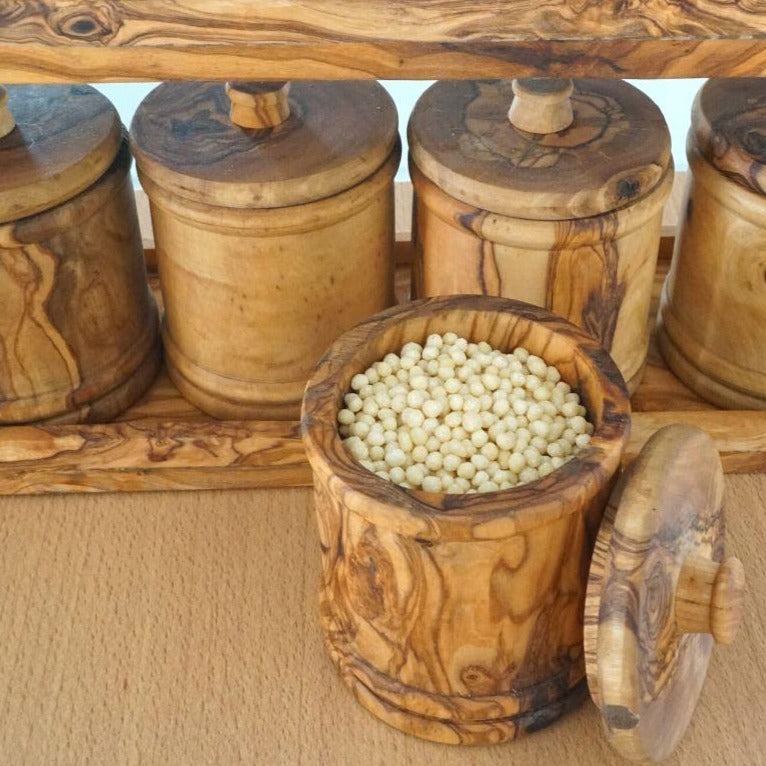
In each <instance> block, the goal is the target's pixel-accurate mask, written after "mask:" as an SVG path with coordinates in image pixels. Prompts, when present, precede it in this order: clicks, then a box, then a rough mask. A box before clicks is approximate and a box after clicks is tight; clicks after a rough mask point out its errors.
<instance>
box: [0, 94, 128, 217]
mask: <svg viewBox="0 0 766 766" xmlns="http://www.w3.org/2000/svg"><path fill="white" fill-rule="evenodd" d="M0 112H2V114H0V127H2V126H5V127H4V129H2V130H0V135H2V137H1V138H0V223H7V222H8V221H14V220H17V219H19V218H24V217H26V216H29V215H33V214H34V213H39V212H40V211H42V210H48V209H49V208H52V207H54V206H55V205H58V204H60V203H62V202H65V201H66V200H69V199H71V198H72V197H74V196H75V195H76V194H79V193H80V192H81V191H83V190H85V189H87V188H88V187H89V186H90V185H91V184H92V183H94V182H95V181H96V180H98V179H99V178H100V177H101V176H102V175H103V174H104V173H105V172H106V170H107V169H108V168H109V166H110V165H111V164H112V162H113V161H114V158H115V156H116V155H117V152H118V150H119V148H120V143H121V141H122V125H121V123H120V118H119V116H118V115H117V111H116V110H115V108H114V107H113V106H112V104H111V103H110V102H109V100H108V99H107V98H106V97H105V96H103V95H102V94H101V93H99V92H98V91H97V90H95V89H94V88H91V87H90V86H88V85H72V86H64V85H19V86H9V87H8V88H7V100H6V99H5V98H4V97H3V89H2V88H0ZM14 123H15V127H14ZM3 134H5V135H3Z"/></svg>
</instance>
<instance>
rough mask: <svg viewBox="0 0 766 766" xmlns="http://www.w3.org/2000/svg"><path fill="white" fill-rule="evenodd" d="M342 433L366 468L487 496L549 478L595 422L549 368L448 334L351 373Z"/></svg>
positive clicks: (428, 487)
mask: <svg viewBox="0 0 766 766" xmlns="http://www.w3.org/2000/svg"><path fill="white" fill-rule="evenodd" d="M344 403H345V405H346V406H345V408H343V409H342V410H340V412H339V413H338V423H339V431H340V435H341V436H342V437H343V443H344V444H345V445H346V448H347V449H348V450H349V452H350V453H351V454H352V455H353V456H354V457H355V458H356V459H357V460H358V461H359V462H360V463H361V464H362V465H363V466H364V467H365V468H367V469H368V470H370V471H372V472H374V473H375V474H377V475H378V476H380V477H382V478H384V479H388V480H390V481H392V482H394V483H395V484H399V485H400V486H402V487H408V488H420V489H423V490H425V491H426V492H447V493H450V494H462V493H466V492H493V491H496V490H499V489H510V488H511V487H514V486H517V485H519V484H524V483H526V482H530V481H534V480H535V479H538V478H541V477H543V476H547V475H548V474H549V473H551V471H553V470H555V469H556V468H558V467H560V466H561V465H563V464H564V463H565V462H567V461H568V460H570V459H571V458H572V456H573V455H574V454H576V452H577V451H578V450H579V449H582V448H583V447H585V446H587V445H588V444H589V443H590V435H591V434H592V433H593V425H592V424H591V423H589V422H588V421H587V420H586V419H585V415H586V412H585V408H584V407H583V406H582V405H581V404H580V398H579V396H578V395H577V394H576V393H574V392H573V391H572V390H571V389H570V387H569V385H568V384H567V383H565V382H563V381H562V380H561V375H560V373H559V371H558V370H557V369H556V368H555V367H551V366H549V365H547V364H546V363H545V362H544V361H543V360H542V359H540V358H539V357H537V356H532V355H531V354H530V353H529V352H528V351H527V350H526V349H524V348H521V347H519V348H516V349H514V351H513V352H512V353H510V354H505V353H503V352H502V351H497V350H495V349H493V348H492V347H491V346H490V345H489V344H488V343H483V342H482V343H469V342H468V341H467V340H466V339H465V338H460V337H458V336H457V335H456V334H455V333H452V332H448V333H445V334H444V335H429V336H428V339H427V340H426V344H425V346H421V345H420V344H419V343H407V344H405V345H404V347H403V348H402V350H401V353H400V355H396V354H386V356H385V358H384V359H383V360H381V361H380V362H376V363H375V364H373V365H371V366H370V367H369V368H368V369H367V370H366V371H365V372H363V373H359V374H357V375H354V377H353V378H352V379H351V391H350V392H349V393H347V394H346V396H345V399H344Z"/></svg>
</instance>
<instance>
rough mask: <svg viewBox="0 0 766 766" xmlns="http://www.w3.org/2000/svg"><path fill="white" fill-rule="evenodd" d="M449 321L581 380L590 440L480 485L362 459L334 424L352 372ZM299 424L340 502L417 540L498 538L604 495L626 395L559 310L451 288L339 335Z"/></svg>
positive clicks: (606, 360)
mask: <svg viewBox="0 0 766 766" xmlns="http://www.w3.org/2000/svg"><path fill="white" fill-rule="evenodd" d="M450 330H451V331H453V332H457V333H458V334H461V335H463V336H464V337H467V338H468V339H469V340H471V341H473V342H478V341H479V340H486V341H487V342H488V343H490V345H492V346H493V347H495V348H500V347H504V350H510V348H512V347H514V346H516V345H521V344H520V343H519V342H518V341H519V339H522V338H523V339H524V341H525V344H526V347H527V348H528V350H529V351H530V352H531V353H533V354H536V355H538V356H541V357H542V358H543V359H544V360H545V361H547V362H548V364H555V365H556V366H557V367H559V368H560V370H561V372H562V378H563V379H564V380H566V381H567V382H569V383H570V385H571V384H572V383H575V384H580V385H577V386H576V387H577V388H582V390H581V391H580V394H581V397H582V398H583V400H584V403H585V406H586V409H587V410H588V414H589V416H590V417H591V419H592V420H593V421H594V427H595V428H594V432H593V435H592V439H591V444H590V445H589V446H588V447H587V448H585V449H583V450H582V451H581V452H580V453H578V455H577V456H575V457H574V458H573V459H572V460H570V461H568V462H567V463H565V464H564V465H563V466H561V467H560V468H558V469H556V470H555V471H553V472H552V473H550V474H549V475H548V476H546V477H544V478H541V479H538V480H536V481H533V482H529V483H528V484H524V485H522V486H519V487H513V488H511V489H507V490H499V491H496V492H486V493H474V494H463V495H456V494H455V495H452V494H446V493H426V492H423V491H421V490H410V489H406V488H403V487H400V486H398V485H396V484H394V483H392V482H390V481H387V480H385V479H382V478H380V477H378V476H376V475H375V474H373V473H371V472H370V471H368V470H367V469H366V468H364V467H363V466H362V465H360V464H359V463H358V462H357V461H356V460H355V459H354V458H353V457H352V456H351V454H350V453H349V452H348V450H347V449H346V448H345V447H344V445H343V443H342V440H341V437H340V434H339V432H338V428H337V414H338V411H339V410H340V408H341V407H342V401H343V395H344V394H345V393H346V392H347V391H348V384H349V382H350V379H351V377H352V375H353V374H355V373H357V372H360V371H362V370H363V369H365V368H366V366H369V364H371V363H373V362H375V361H378V360H379V359H382V358H383V356H384V355H385V353H388V352H389V351H398V350H399V349H401V347H402V345H403V344H404V343H406V342H408V341H411V340H418V339H419V340H420V341H424V340H425V338H426V336H427V335H429V334H431V333H432V332H447V331H450ZM482 336H487V337H482ZM493 339H494V340H495V342H494V343H493ZM502 339H506V342H505V343H498V341H499V340H502ZM552 356H555V357H556V358H555V359H553V358H551V357H552ZM559 356H561V358H558V357H559ZM573 387H574V386H573ZM301 431H302V434H303V440H304V445H305V447H306V452H307V455H308V460H309V463H310V464H311V467H312V471H313V472H314V477H315V486H317V488H318V487H319V485H320V484H321V485H322V486H323V487H324V488H326V489H329V491H330V492H332V493H333V494H334V495H337V496H339V497H342V502H343V505H344V506H346V507H347V508H348V509H350V510H351V511H353V512H355V513H357V514H359V515H361V516H363V517H364V518H365V519H367V520H368V521H370V522H373V523H376V524H380V525H382V526H383V527H384V528H388V529H391V530H393V531H395V532H397V533H400V534H404V535H407V536H410V537H414V538H416V539H419V540H422V541H424V542H425V541H434V540H476V539H497V538H504V537H508V536H511V535H514V534H518V533H520V532H522V531H524V530H525V529H528V528H529V527H532V526H540V525H542V524H546V523H550V522H552V521H554V520H556V519H558V518H561V517H563V516H566V515H569V514H571V513H574V512H576V511H578V510H583V509H586V508H588V507H589V505H590V502H591V501H592V499H593V498H595V497H596V496H597V495H599V494H604V501H606V495H605V492H606V491H607V490H608V489H609V487H610V486H611V482H612V479H613V478H614V477H615V476H616V473H617V470H618V468H619V465H620V460H621V457H622V453H623V450H624V447H625V444H626V442H627V439H628V435H629V431H630V401H629V399H628V394H627V391H626V389H625V383H624V381H623V379H622V376H621V375H620V373H619V370H618V369H617V367H616V365H615V363H614V362H613V361H612V359H611V357H610V356H609V354H608V353H607V352H606V350H605V349H604V348H602V347H601V346H600V345H599V343H598V341H596V340H595V339H594V338H592V337H591V336H589V335H587V334H586V333H585V332H584V331H583V330H580V329H579V328H577V327H576V326H575V325H573V324H571V323H570V322H568V321H566V320H565V319H563V318H561V317H558V316H556V315H554V314H552V313H550V312H549V311H547V310H545V309H542V308H539V307H536V306H532V305H530V304H527V303H523V302H521V301H515V300H511V299H506V298H494V297H488V296H478V295H472V296H466V295H464V296H449V297H440V298H431V299H426V300H419V301H413V302H411V303H407V304H404V305H400V306H396V307H394V308H392V309H388V310H387V311H384V312H381V313H379V314H377V315H375V316H373V317H371V318H370V319H368V320H366V321H365V322H362V323H361V324H359V325H357V327H355V328H353V329H352V330H350V331H348V332H347V333H345V334H344V335H342V336H341V337H340V338H338V340H336V341H335V343H333V344H332V345H331V346H330V348H329V349H328V350H327V351H326V352H325V354H324V356H323V357H322V359H321V360H320V362H319V364H318V366H317V368H316V370H315V372H314V374H313V375H312V377H311V379H310V380H309V382H308V384H307V386H306V391H305V394H304V399H303V412H302V419H301ZM318 491H319V490H318Z"/></svg>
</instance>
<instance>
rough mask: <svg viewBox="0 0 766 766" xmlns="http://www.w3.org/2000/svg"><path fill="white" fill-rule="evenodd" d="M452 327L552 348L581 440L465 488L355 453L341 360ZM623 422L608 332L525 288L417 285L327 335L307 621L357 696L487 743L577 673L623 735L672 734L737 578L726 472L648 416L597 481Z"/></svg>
mask: <svg viewBox="0 0 766 766" xmlns="http://www.w3.org/2000/svg"><path fill="white" fill-rule="evenodd" d="M448 331H452V332H456V333H458V334H460V335H462V336H463V337H466V338H467V339H468V340H469V341H473V342H478V341H481V340H484V341H487V342H488V343H489V344H490V345H491V346H492V347H493V348H498V349H500V350H505V351H509V350H511V349H512V348H514V347H515V346H517V345H523V346H524V347H526V348H527V349H528V350H529V351H530V352H531V353H533V354H537V355H539V356H541V357H542V358H543V359H544V360H545V361H546V362H547V363H548V364H554V365H556V366H557V367H558V368H559V370H560V372H561V375H562V378H563V380H565V381H566V382H568V383H569V384H570V385H572V386H573V387H574V388H575V389H576V390H578V392H579V394H580V397H581V399H582V401H583V403H584V404H585V406H586V408H587V410H588V413H589V418H590V419H591V421H592V422H593V424H594V426H595V429H594V433H593V437H592V441H591V444H590V445H589V446H588V447H587V448H585V449H584V450H582V451H581V452H580V453H579V454H578V455H577V456H576V457H575V458H574V459H572V460H571V461H570V462H568V463H566V464H564V466H562V467H561V468H559V469H557V470H555V471H553V472H552V473H551V474H549V475H548V476H547V477H545V478H543V479H539V480H538V481H535V482H532V483H529V484H527V485H524V486H520V487H516V488H514V489H510V490H504V491H499V492H491V493H477V494H471V495H450V494H429V493H425V492H422V491H419V490H418V491H416V490H409V489H405V488H402V487H399V486H397V485H395V484H393V483H391V482H389V481H387V480H384V479H381V478H380V477H378V476H376V475H375V474H373V473H370V472H369V471H367V470H366V469H364V468H363V467H362V466H361V465H359V464H358V463H356V461H355V460H354V459H353V458H352V456H351V454H350V453H349V452H348V451H347V450H346V448H345V447H344V445H343V443H342V441H341V439H340V436H339V435H338V431H337V422H336V419H337V415H338V411H339V409H340V408H341V407H343V406H344V405H343V396H344V394H345V393H346V392H347V391H348V387H349V383H350V380H351V378H352V376H353V375H354V374H355V373H357V372H360V371H363V370H364V369H366V368H367V367H368V366H369V365H370V364H372V363H373V362H375V361H378V360H380V359H381V358H383V356H385V354H386V353H388V352H398V351H399V350H400V349H401V347H402V346H403V344H405V343H407V342H410V341H416V342H420V343H423V342H424V341H425V339H426V337H427V336H428V335H429V334H431V333H444V332H448ZM629 425H630V421H629V403H628V398H627V395H626V392H625V389H624V386H623V382H622V379H621V377H620V375H619V373H618V371H617V369H616V367H615V366H614V363H613V362H612V360H611V359H610V358H609V355H608V354H607V353H606V351H605V350H604V349H603V348H601V347H600V346H599V345H598V343H597V342H596V341H595V340H594V339H593V338H592V337H590V336H588V335H586V334H585V333H584V332H583V331H581V330H579V329H578V328H576V327H575V326H574V325H572V324H570V323H568V322H566V321H564V320H563V319H560V318H557V317H555V316H553V315H552V314H549V313H548V312H547V311H545V310H543V309H540V308H537V307H533V306H530V305H528V304H524V303H521V302H517V301H510V300H504V299H499V298H486V297H480V296H458V297H452V298H438V299H431V300H429V301H415V302H413V303H410V304H407V305H404V306H400V307H397V308H394V309H390V310H388V311H386V312H383V313H381V314H379V315H377V316H376V317H373V318H371V319H369V320H368V321H366V322H364V323H362V324H361V325H359V326H357V327H356V328H354V330H352V331H350V332H348V333H346V334H345V335H343V336H342V337H341V338H340V339H339V340H338V341H336V342H335V343H334V344H333V345H332V346H331V347H330V349H329V350H328V351H327V353H326V354H325V356H324V357H323V359H322V361H321V362H320V364H319V366H318V368H317V370H316V372H315V373H314V375H313V377H312V378H311V380H310V381H309V384H308V386H307V389H306V394H305V399H304V404H303V419H302V431H303V437H304V443H305V446H306V451H307V455H308V459H309V462H310V464H311V468H312V471H313V474H314V491H315V504H316V515H317V520H318V526H319V539H320V547H321V552H322V574H321V584H320V621H321V626H322V630H323V633H324V639H325V643H326V646H327V648H328V650H329V653H330V655H331V657H332V660H333V662H334V663H335V665H336V666H337V668H338V670H339V671H340V674H341V676H342V678H343V680H344V682H345V683H346V684H347V685H348V686H349V687H350V688H351V689H352V690H353V693H354V694H355V696H356V698H357V700H358V701H359V702H360V703H361V704H362V705H363V706H364V707H365V708H367V709H368V710H369V711H371V712H372V713H374V714H375V715H376V716H378V717H379V718H381V719H383V720H384V721H386V722H387V723H389V724H391V725H392V726H395V727H397V728H399V729H402V730H403V731H406V732H409V733H412V734H416V735H418V736H420V737H423V738H426V739H430V740H434V741H439V742H446V743H452V744H458V743H468V744H476V743H489V742H500V741H503V740H507V739H513V738H515V737H516V736H518V735H520V734H522V733H524V732H532V731H536V730H538V729H540V728H542V727H544V726H546V725H547V724H549V723H551V722H552V721H553V720H555V719H556V718H557V717H559V716H560V715H561V714H562V713H564V712H565V711H566V710H567V709H569V708H570V707H571V706H572V705H573V704H575V703H576V702H577V701H578V700H579V699H581V698H582V697H583V696H584V695H585V678H586V673H587V677H588V684H589V687H590V691H591V695H592V697H593V699H594V701H595V702H596V703H597V704H598V706H599V707H600V708H601V709H602V713H603V715H604V720H605V727H606V731H607V735H608V737H609V739H610V741H611V742H612V743H613V744H614V745H615V747H617V748H618V750H619V751H620V752H621V753H622V754H624V755H627V756H629V757H636V758H652V759H659V758H662V757H665V756H666V755H667V754H668V753H669V752H670V750H672V748H673V747H674V746H675V744H676V742H677V741H678V739H679V738H680V736H681V735H682V733H683V731H684V730H685V728H686V725H687V723H688V721H689V718H690V717H691V714H692V711H693V709H694V706H695V704H696V700H697V697H698V695H699V692H700V687H701V684H702V679H703V678H704V675H705V668H706V666H707V661H708V657H709V655H710V651H711V647H712V643H713V640H714V638H715V640H716V641H718V642H721V643H728V642H730V641H731V640H732V639H733V637H734V634H735V633H736V629H737V625H738V623H739V619H740V616H741V610H742V589H743V586H744V579H743V574H742V567H741V564H739V562H738V561H737V560H736V559H728V560H726V561H724V563H722V564H721V563H719V562H721V560H722V557H723V540H724V526H723V512H722V509H721V502H722V495H723V472H722V469H721V463H720V459H719V458H718V455H717V453H716V452H715V450H714V449H713V447H712V442H711V440H710V438H709V437H708V436H707V435H706V434H704V433H703V432H701V431H699V430H697V429H693V428H689V427H685V426H669V427H667V428H666V429H664V430H663V431H661V432H659V433H658V434H657V435H656V436H655V437H654V438H653V439H652V440H650V442H649V443H648V444H647V445H646V447H645V448H644V450H642V452H641V454H640V456H639V458H638V459H637V460H636V461H635V462H634V463H633V465H632V467H631V469H630V470H628V471H627V472H625V473H624V474H623V476H622V478H621V479H620V481H619V482H618V483H617V486H616V488H615V491H614V492H612V494H611V496H610V491H611V490H612V488H613V485H614V484H615V481H616V480H617V476H618V469H619V466H620V460H621V455H622V450H623V448H624V445H625V442H626V440H627V436H628V431H629ZM594 543H595V552H594ZM591 554H593V561H592V562H591ZM589 570H590V574H589ZM711 614H714V615H716V617H715V618H712V617H711ZM714 623H715V624H714ZM710 633H712V634H713V636H714V638H713V637H711V635H708V634H710Z"/></svg>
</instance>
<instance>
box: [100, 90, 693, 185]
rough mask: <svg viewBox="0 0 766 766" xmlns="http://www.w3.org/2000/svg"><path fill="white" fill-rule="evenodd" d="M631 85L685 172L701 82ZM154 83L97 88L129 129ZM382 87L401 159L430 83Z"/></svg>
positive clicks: (402, 172)
mask: <svg viewBox="0 0 766 766" xmlns="http://www.w3.org/2000/svg"><path fill="white" fill-rule="evenodd" d="M629 82H631V83H632V84H633V85H635V86H636V87H638V88H640V89H641V90H643V91H644V93H646V94H647V95H648V96H649V97H650V98H651V99H652V100H653V101H654V102H655V103H656V104H657V106H659V107H660V109H661V110H662V113H663V114H664V115H665V119H666V120H667V122H668V125H669V126H670V136H671V140H672V143H673V160H674V162H675V166H676V170H686V167H687V163H686V154H685V152H684V146H685V144H686V132H687V130H688V129H689V116H690V114H691V106H692V101H693V100H694V96H695V94H696V93H697V91H698V90H699V89H700V87H702V83H703V82H704V80H629ZM156 84H157V83H141V84H132V83H129V84H125V83H123V84H116V85H97V86H96V87H97V88H98V89H99V90H100V91H101V92H102V93H104V94H105V95H106V96H107V97H108V98H109V99H111V101H112V102H113V103H114V105H115V106H116V107H117V109H118V111H119V112H120V116H121V117H122V121H123V122H124V123H125V124H126V125H130V121H131V119H132V118H133V112H134V111H135V110H136V107H137V106H138V104H139V103H140V102H141V100H142V99H143V98H144V96H145V95H146V94H147V93H148V92H149V91H150V90H151V89H152V88H153V87H154V86H155V85H156ZM382 84H383V85H384V86H385V87H386V88H387V89H388V91H389V93H390V94H391V96H392V97H393V99H394V101H395V102H396V106H397V108H398V110H399V128H400V131H399V132H400V133H401V135H402V140H403V141H404V157H406V155H407V143H406V142H407V120H408V119H409V116H410V112H411V111H412V108H413V107H414V106H415V102H416V101H417V100H418V97H419V96H420V94H421V93H422V92H423V91H424V90H425V89H426V88H427V87H428V86H429V85H430V84H431V83H430V82H410V81H400V80H383V81H382ZM396 178H397V180H398V181H406V180H407V179H408V173H407V162H406V160H405V161H403V162H402V164H401V166H400V168H399V173H398V174H397V177H396Z"/></svg>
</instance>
